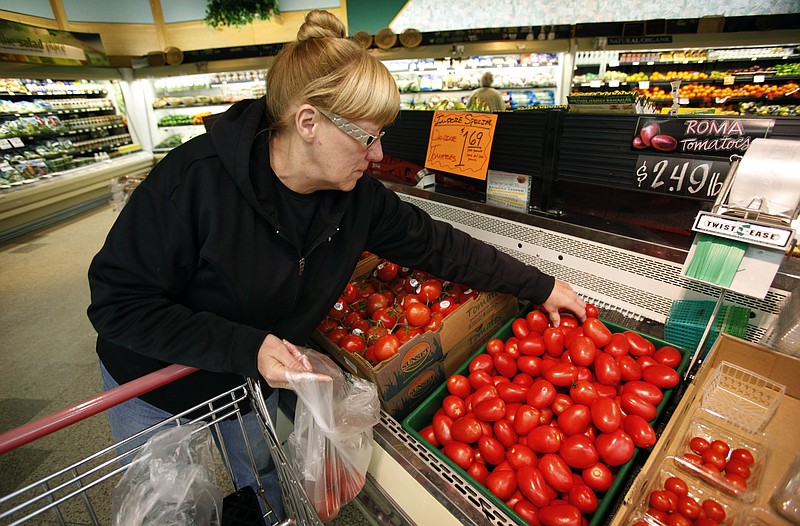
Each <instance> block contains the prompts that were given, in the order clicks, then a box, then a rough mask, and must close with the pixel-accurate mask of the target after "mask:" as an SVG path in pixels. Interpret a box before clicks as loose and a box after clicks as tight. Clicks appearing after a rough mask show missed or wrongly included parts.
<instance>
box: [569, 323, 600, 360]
mask: <svg viewBox="0 0 800 526" xmlns="http://www.w3.org/2000/svg"><path fill="white" fill-rule="evenodd" d="M586 321H589V320H586ZM598 321H599V320H598ZM567 352H569V357H570V359H571V360H572V363H574V364H575V365H580V366H583V367H588V366H590V365H592V364H593V363H594V357H595V355H596V354H597V346H596V345H595V342H594V341H593V340H592V339H591V338H590V337H588V336H576V337H575V338H573V339H572V341H571V342H569V345H568V347H567Z"/></svg>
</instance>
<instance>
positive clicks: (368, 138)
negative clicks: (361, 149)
mask: <svg viewBox="0 0 800 526" xmlns="http://www.w3.org/2000/svg"><path fill="white" fill-rule="evenodd" d="M317 109H318V110H319V112H320V113H321V114H323V115H324V116H325V117H327V118H328V119H329V120H330V121H331V122H332V123H333V124H334V126H336V127H337V128H339V129H340V130H342V131H343V132H345V133H346V134H347V135H349V136H350V137H352V138H353V139H355V140H357V141H358V142H360V143H361V144H363V145H364V146H366V147H367V148H369V147H370V146H372V144H373V143H374V142H375V141H379V140H380V139H381V137H383V134H384V133H386V132H384V131H382V132H380V134H379V135H372V134H371V133H369V132H367V131H366V130H364V129H363V128H360V127H358V126H356V125H355V124H353V123H352V122H350V121H348V120H347V119H345V118H344V117H339V116H338V115H336V114H335V113H333V112H330V111H328V110H323V109H322V108H317Z"/></svg>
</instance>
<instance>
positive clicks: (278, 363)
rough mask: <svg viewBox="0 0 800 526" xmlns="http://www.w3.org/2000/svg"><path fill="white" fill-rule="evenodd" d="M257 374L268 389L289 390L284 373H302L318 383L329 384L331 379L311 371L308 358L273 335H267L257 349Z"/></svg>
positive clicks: (293, 346) (288, 343)
mask: <svg viewBox="0 0 800 526" xmlns="http://www.w3.org/2000/svg"><path fill="white" fill-rule="evenodd" d="M257 361H258V372H259V373H261V376H263V377H264V379H265V380H266V381H267V384H269V386H270V387H273V388H276V389H277V388H281V389H289V383H288V382H287V381H286V373H287V372H289V371H292V372H304V373H307V374H308V375H309V379H314V380H317V381H319V382H330V381H331V377H330V376H328V375H326V374H317V373H315V372H314V371H313V369H312V367H311V363H310V362H309V361H308V358H307V357H306V356H305V355H304V354H303V353H301V352H300V350H299V349H298V348H297V347H296V346H295V345H294V344H292V343H290V342H288V341H286V340H281V339H280V338H278V337H277V336H275V335H274V334H268V335H267V337H266V338H264V341H263V342H261V347H260V348H259V349H258V358H257Z"/></svg>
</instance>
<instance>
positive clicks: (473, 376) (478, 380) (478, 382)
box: [467, 371, 492, 390]
mask: <svg viewBox="0 0 800 526" xmlns="http://www.w3.org/2000/svg"><path fill="white" fill-rule="evenodd" d="M467 379H468V380H469V385H470V386H472V388H473V389H475V390H477V389H479V388H481V387H483V386H484V385H489V384H491V383H492V376H491V375H490V374H489V373H487V372H486V371H474V372H471V373H469V376H468V377H467Z"/></svg>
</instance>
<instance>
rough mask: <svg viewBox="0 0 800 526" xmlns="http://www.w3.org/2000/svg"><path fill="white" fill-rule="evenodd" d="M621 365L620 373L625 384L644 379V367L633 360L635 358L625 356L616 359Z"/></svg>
mask: <svg viewBox="0 0 800 526" xmlns="http://www.w3.org/2000/svg"><path fill="white" fill-rule="evenodd" d="M616 360H617V363H618V364H619V371H620V376H621V378H620V379H621V380H622V381H623V382H632V381H635V380H641V379H642V366H641V365H639V362H637V361H636V360H634V359H633V356H629V355H627V354H626V355H623V356H619V357H617V358H616Z"/></svg>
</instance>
